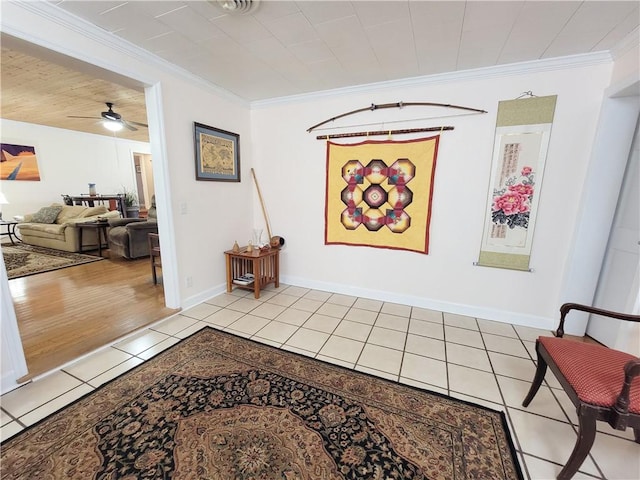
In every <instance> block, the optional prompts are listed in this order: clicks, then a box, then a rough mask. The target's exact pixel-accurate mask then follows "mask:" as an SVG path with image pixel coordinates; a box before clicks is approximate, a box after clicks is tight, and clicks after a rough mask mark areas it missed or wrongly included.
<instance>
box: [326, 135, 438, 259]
mask: <svg viewBox="0 0 640 480" xmlns="http://www.w3.org/2000/svg"><path fill="white" fill-rule="evenodd" d="M439 139H440V136H439V135H436V136H433V137H429V138H419V139H413V140H405V141H393V140H387V141H375V140H367V141H365V142H361V143H355V144H338V143H334V142H327V180H326V201H325V244H326V245H336V244H337V245H354V246H367V247H374V248H388V249H396V250H408V251H412V252H418V253H423V254H427V253H429V223H430V217H431V203H432V196H433V182H434V176H435V167H436V159H437V153H438V143H439Z"/></svg>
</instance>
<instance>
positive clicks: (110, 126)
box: [102, 120, 122, 132]
mask: <svg viewBox="0 0 640 480" xmlns="http://www.w3.org/2000/svg"><path fill="white" fill-rule="evenodd" d="M102 125H103V126H104V128H106V129H107V130H111V131H112V132H119V131H120V130H122V123H120V122H114V121H113V120H105V121H104V122H102Z"/></svg>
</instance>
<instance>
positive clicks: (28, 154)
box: [0, 143, 40, 182]
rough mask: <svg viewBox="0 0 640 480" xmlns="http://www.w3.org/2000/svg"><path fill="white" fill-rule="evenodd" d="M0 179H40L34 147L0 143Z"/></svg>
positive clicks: (37, 180)
mask: <svg viewBox="0 0 640 480" xmlns="http://www.w3.org/2000/svg"><path fill="white" fill-rule="evenodd" d="M0 149H1V150H2V155H1V157H0V180H31V181H36V182H39V181H40V170H39V168H38V158H37V157H36V148H35V147H30V146H27V145H13V144H11V143H0Z"/></svg>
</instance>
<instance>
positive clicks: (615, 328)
mask: <svg viewBox="0 0 640 480" xmlns="http://www.w3.org/2000/svg"><path fill="white" fill-rule="evenodd" d="M594 305H596V306H598V307H600V308H604V309H607V310H614V311H624V312H625V313H634V314H637V313H638V312H639V311H640V117H638V122H637V124H636V132H635V136H634V139H633V143H632V147H631V152H630V154H629V160H628V162H627V168H626V170H625V177H624V181H623V184H622V189H621V192H620V197H619V199H618V205H617V207H616V214H615V217H614V220H613V226H612V228H611V234H610V237H609V242H608V244H607V251H606V254H605V258H604V262H603V266H602V271H601V273H600V278H599V280H598V287H597V290H596V295H595V300H594ZM587 335H589V336H590V337H592V338H594V339H596V340H598V341H599V342H600V343H603V344H604V345H607V346H608V347H610V348H615V349H616V350H622V351H625V352H628V353H630V354H632V355H640V324H637V323H632V322H625V321H622V320H615V319H606V320H605V319H602V318H600V317H597V316H593V315H592V316H591V317H590V318H589V323H588V324H587Z"/></svg>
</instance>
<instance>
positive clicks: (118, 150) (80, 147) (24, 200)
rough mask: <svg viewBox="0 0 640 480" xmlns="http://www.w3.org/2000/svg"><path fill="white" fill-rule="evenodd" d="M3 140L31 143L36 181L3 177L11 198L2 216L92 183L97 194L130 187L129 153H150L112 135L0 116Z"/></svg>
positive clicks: (132, 180) (30, 208) (0, 184)
mask: <svg viewBox="0 0 640 480" xmlns="http://www.w3.org/2000/svg"><path fill="white" fill-rule="evenodd" d="M0 129H1V130H2V143H12V144H17V145H31V146H35V147H36V155H37V158H38V168H39V170H40V181H39V182H32V181H17V180H12V181H8V180H4V181H2V182H0V189H1V190H2V192H3V193H4V194H5V195H6V196H7V199H8V200H9V201H10V202H11V203H10V204H9V205H5V206H3V209H2V211H3V214H5V217H6V218H11V217H12V216H13V215H22V214H25V213H32V212H35V211H37V210H38V209H39V208H40V207H43V206H45V205H50V204H51V203H53V202H58V203H61V202H62V197H61V195H62V194H67V195H81V194H88V193H89V185H88V184H89V183H95V184H96V188H97V191H98V193H99V194H104V195H109V194H115V193H118V192H120V191H121V190H122V188H123V186H125V187H127V188H128V189H134V188H135V176H134V175H135V172H134V167H133V152H141V153H149V152H150V151H151V150H150V146H149V144H148V143H144V142H134V141H130V140H123V139H119V138H115V137H107V136H102V135H94V134H90V133H82V132H75V131H72V130H64V129H61V128H53V127H45V126H42V125H34V124H31V123H24V122H15V121H12V120H5V119H0Z"/></svg>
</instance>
